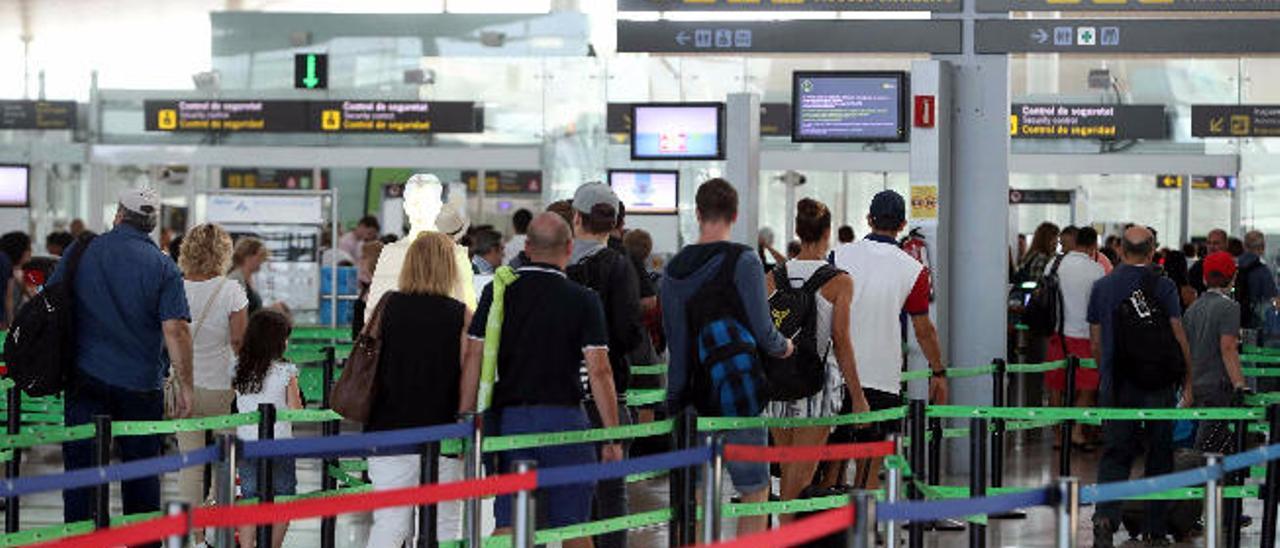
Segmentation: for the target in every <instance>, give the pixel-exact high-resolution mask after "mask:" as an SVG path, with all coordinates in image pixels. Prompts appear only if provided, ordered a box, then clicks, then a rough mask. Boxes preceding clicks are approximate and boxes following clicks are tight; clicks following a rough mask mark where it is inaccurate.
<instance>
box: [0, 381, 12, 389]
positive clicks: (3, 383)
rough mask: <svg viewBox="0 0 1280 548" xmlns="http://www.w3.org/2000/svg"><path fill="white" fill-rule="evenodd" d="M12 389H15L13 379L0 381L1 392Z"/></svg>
mask: <svg viewBox="0 0 1280 548" xmlns="http://www.w3.org/2000/svg"><path fill="white" fill-rule="evenodd" d="M10 388H13V379H9V378H5V379H0V391H4V390H8V389H10Z"/></svg>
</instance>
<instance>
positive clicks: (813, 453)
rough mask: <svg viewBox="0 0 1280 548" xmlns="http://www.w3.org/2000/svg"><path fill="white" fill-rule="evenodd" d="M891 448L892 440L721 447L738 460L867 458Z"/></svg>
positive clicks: (733, 459) (726, 456)
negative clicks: (833, 443)
mask: <svg viewBox="0 0 1280 548" xmlns="http://www.w3.org/2000/svg"><path fill="white" fill-rule="evenodd" d="M893 450H894V449H893V442H891V441H877V442H871V443H844V444H835V445H797V446H783V447H761V446H758V445H726V446H724V458H725V459H727V460H732V461H739V462H807V461H820V460H847V459H871V458H876V457H887V456H889V455H892V454H893Z"/></svg>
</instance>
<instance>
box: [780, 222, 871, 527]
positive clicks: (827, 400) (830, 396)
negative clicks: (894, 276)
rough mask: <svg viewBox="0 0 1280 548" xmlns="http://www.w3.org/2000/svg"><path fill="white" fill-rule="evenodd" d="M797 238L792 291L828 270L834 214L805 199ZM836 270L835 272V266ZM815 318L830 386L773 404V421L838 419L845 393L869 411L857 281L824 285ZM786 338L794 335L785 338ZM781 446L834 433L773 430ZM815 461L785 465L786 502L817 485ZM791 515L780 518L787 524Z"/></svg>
mask: <svg viewBox="0 0 1280 548" xmlns="http://www.w3.org/2000/svg"><path fill="white" fill-rule="evenodd" d="M795 224H796V235H798V236H799V237H800V254H799V255H797V256H796V257H795V258H794V259H791V260H789V261H787V262H786V264H785V267H784V266H782V265H779V267H778V268H785V270H786V277H787V278H788V279H789V281H790V283H791V287H793V288H799V287H802V286H804V284H805V282H806V281H808V280H809V278H810V277H811V276H813V275H814V274H815V273H817V272H819V270H821V269H822V268H823V267H829V263H828V262H827V259H826V257H827V248H828V247H829V246H830V242H831V211H830V210H829V209H827V206H826V205H824V204H823V203H822V202H819V201H817V200H812V199H809V198H805V199H803V200H800V202H799V203H798V204H796V223H795ZM832 268H833V267H832ZM765 283H766V285H767V286H768V292H769V294H771V295H772V294H773V292H774V290H775V283H776V282H775V280H774V276H765ZM815 297H816V298H815V300H814V307H815V309H816V313H817V322H816V325H815V330H814V331H815V339H816V341H817V343H818V355H819V356H825V360H826V369H827V370H826V373H827V374H826V382H825V384H824V386H823V388H822V389H821V390H820V391H818V393H817V394H814V395H813V396H810V397H808V398H803V399H799V400H794V401H785V402H771V403H770V404H769V408H768V409H767V410H766V414H767V415H768V416H771V417H786V418H810V417H834V416H836V415H838V414H840V406H841V404H842V403H843V401H844V391H845V390H846V389H847V390H848V391H849V396H850V397H851V398H852V399H853V411H854V412H855V413H863V412H866V411H867V409H868V407H867V401H866V399H865V398H864V397H863V394H862V384H861V383H860V382H859V381H858V370H857V366H856V364H855V362H854V358H853V341H852V340H851V338H850V336H849V306H850V303H852V302H853V278H851V277H850V276H849V275H848V274H846V273H844V272H840V273H839V274H837V275H835V276H834V277H832V278H830V279H829V280H827V281H826V283H824V284H822V286H821V287H819V288H818V290H817V293H816V294H815ZM785 335H787V336H789V337H790V336H794V334H792V333H786V334H785ZM772 433H773V439H774V443H775V445H777V446H780V447H781V446H810V445H823V444H825V443H826V442H827V436H828V435H830V434H831V428H830V427H827V426H814V427H807V428H774V429H772ZM817 466H818V463H817V462H793V463H785V464H783V465H782V488H781V494H782V500H792V499H795V498H797V497H799V496H800V492H801V491H803V490H804V488H805V487H807V486H808V485H809V484H810V482H812V481H813V474H814V471H815V470H816V469H817ZM792 519H793V518H792V516H791V515H790V514H783V515H780V516H778V520H779V521H780V522H782V523H787V522H790V521H791V520H792Z"/></svg>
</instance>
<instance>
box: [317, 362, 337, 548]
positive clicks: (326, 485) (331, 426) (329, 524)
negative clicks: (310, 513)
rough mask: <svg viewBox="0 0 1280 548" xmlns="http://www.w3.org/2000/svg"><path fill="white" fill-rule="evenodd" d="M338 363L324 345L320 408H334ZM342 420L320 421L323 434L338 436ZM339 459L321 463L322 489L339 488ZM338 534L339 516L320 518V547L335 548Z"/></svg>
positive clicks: (325, 460) (326, 460)
mask: <svg viewBox="0 0 1280 548" xmlns="http://www.w3.org/2000/svg"><path fill="white" fill-rule="evenodd" d="M336 364H337V359H336V356H335V355H334V349H333V346H332V345H330V346H326V347H324V367H323V369H322V370H321V374H322V377H321V379H320V408H321V409H332V408H333V406H332V405H330V404H331V401H332V398H333V369H334V367H335V365H336ZM340 424H341V421H337V420H332V421H325V422H322V423H320V435H321V436H336V435H338V429H339V425H340ZM337 466H338V459H324V460H323V461H322V462H321V463H320V490H321V491H324V492H329V491H333V490H334V489H337V488H338V480H336V479H334V477H333V475H331V474H330V473H329V468H330V467H337ZM337 535H338V517H337V516H326V517H323V518H320V548H334V547H335V546H336V545H337Z"/></svg>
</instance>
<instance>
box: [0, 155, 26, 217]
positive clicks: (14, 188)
mask: <svg viewBox="0 0 1280 548" xmlns="http://www.w3.org/2000/svg"><path fill="white" fill-rule="evenodd" d="M30 171H31V170H30V168H28V167H27V166H24V165H0V207H27V205H29V204H30V200H29V198H28V194H29V190H30V187H29V186H28V184H29V181H30V178H29V177H28V174H29V173H30Z"/></svg>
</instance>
